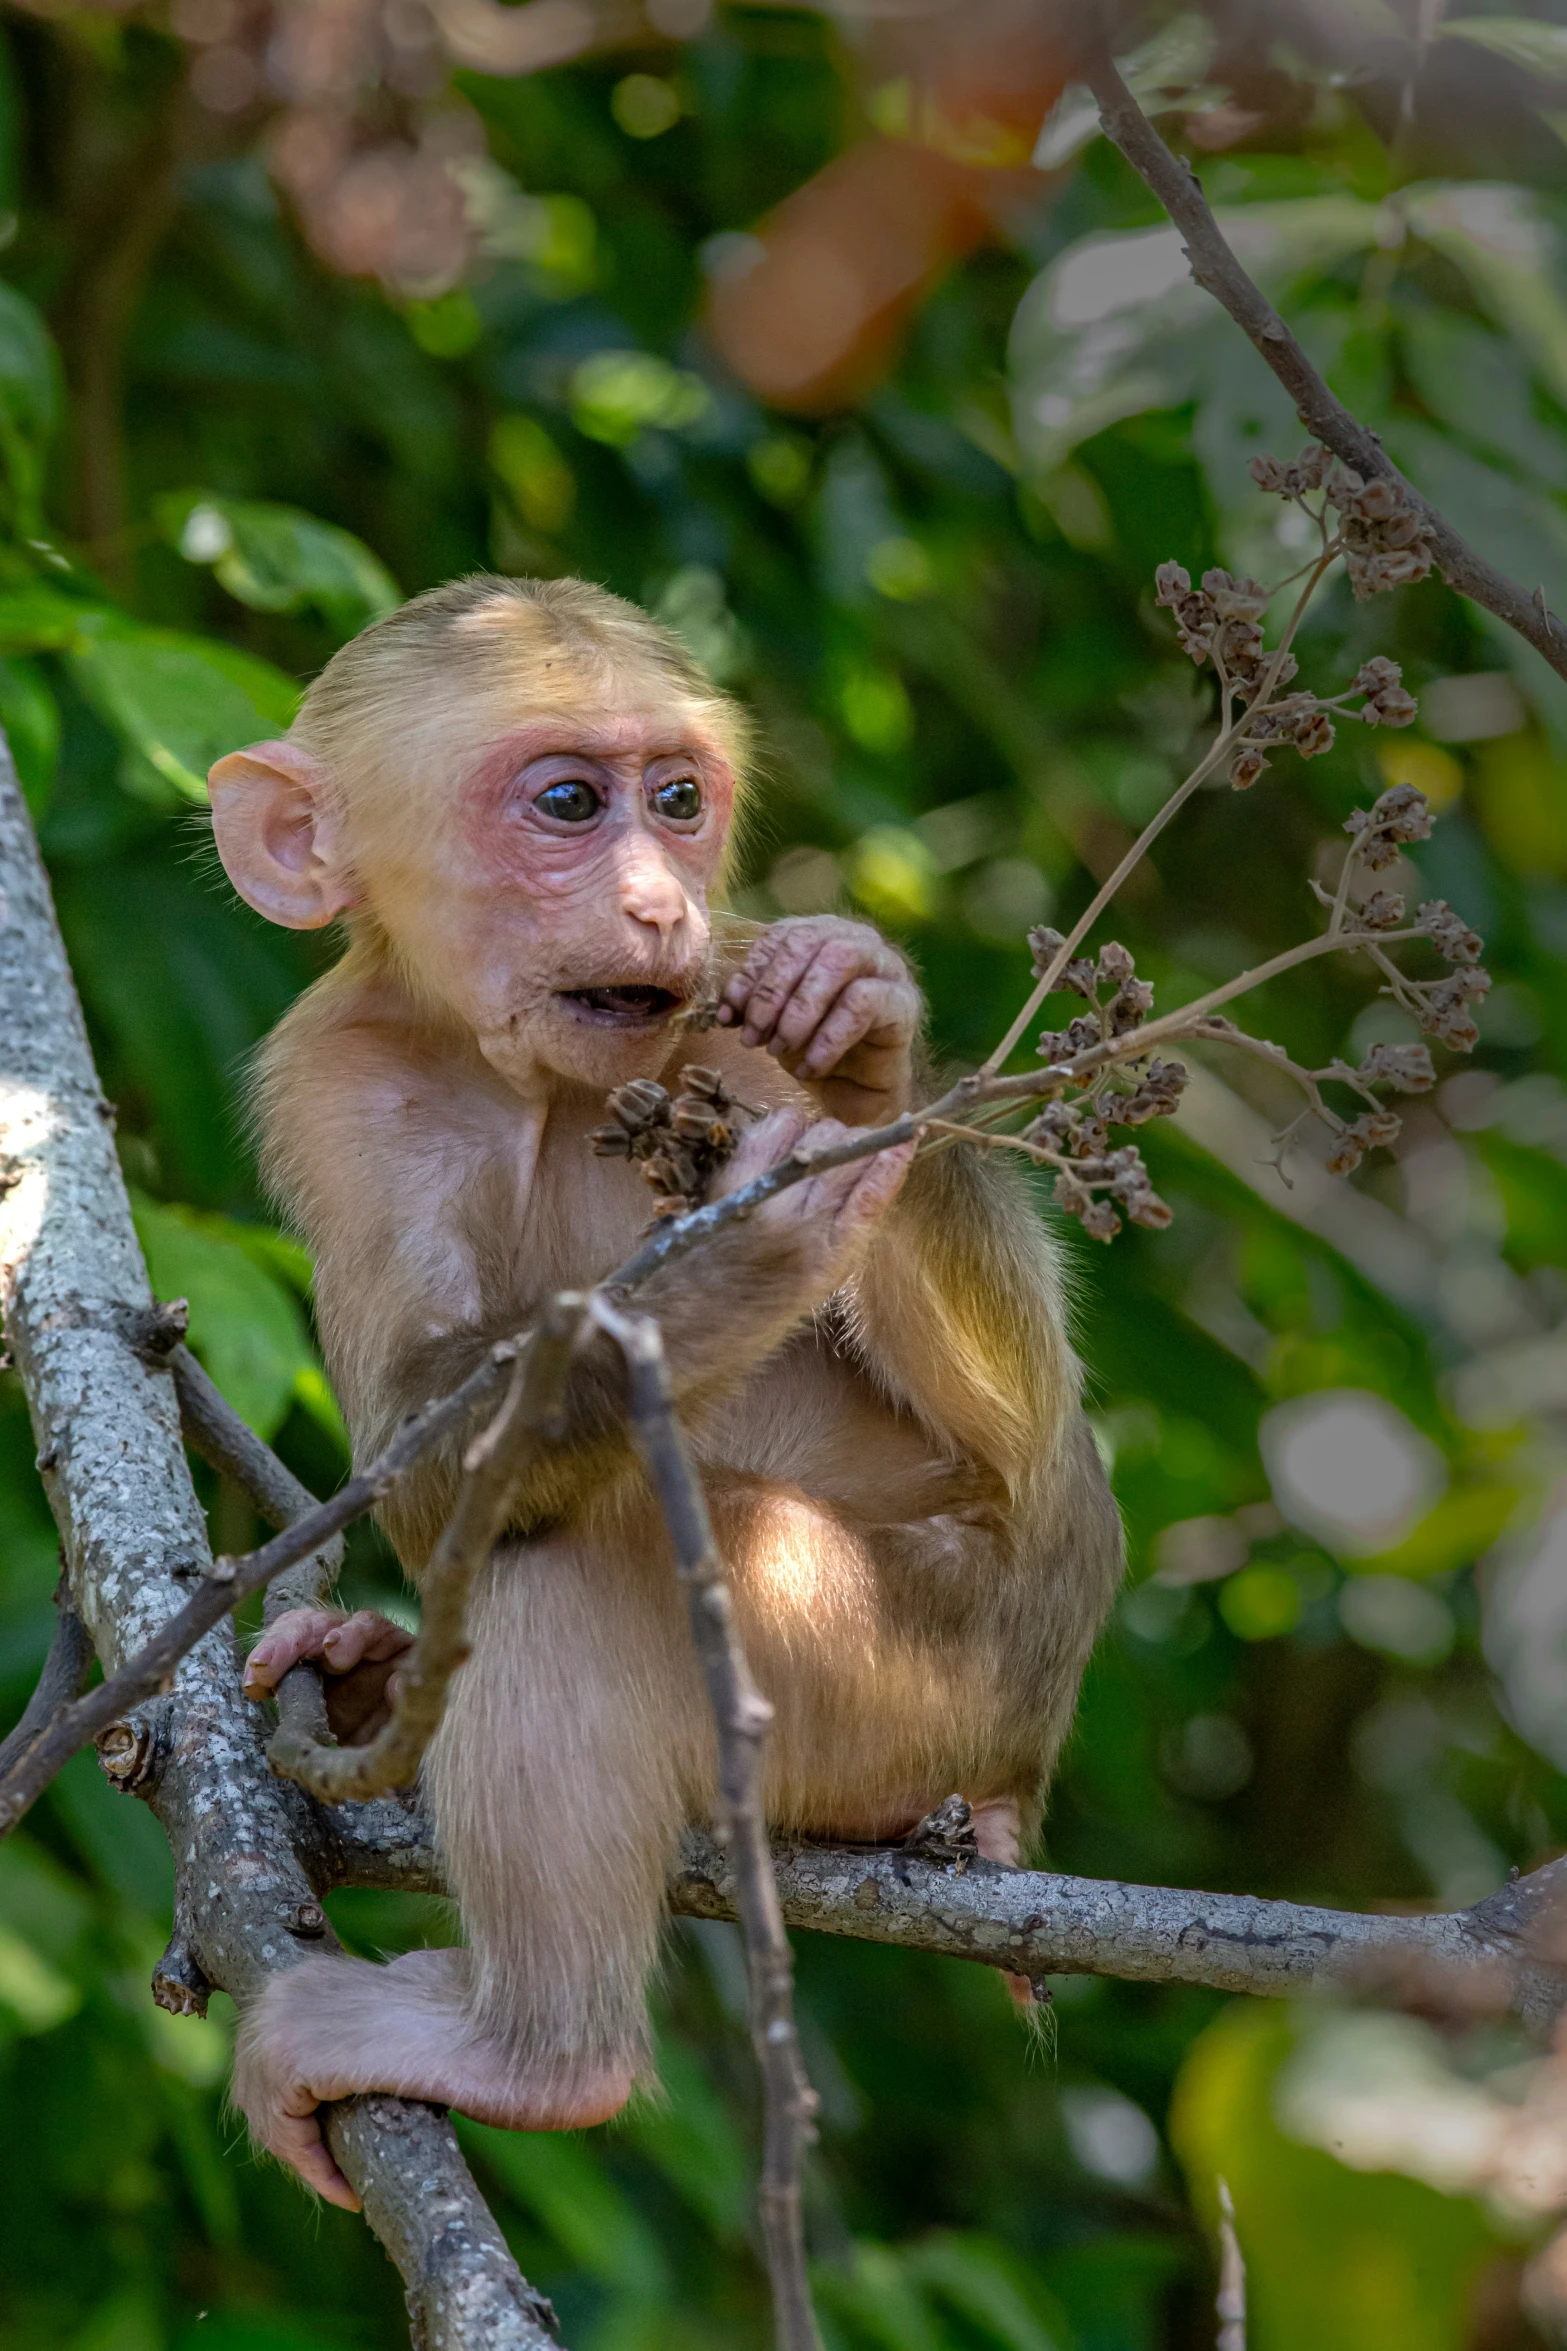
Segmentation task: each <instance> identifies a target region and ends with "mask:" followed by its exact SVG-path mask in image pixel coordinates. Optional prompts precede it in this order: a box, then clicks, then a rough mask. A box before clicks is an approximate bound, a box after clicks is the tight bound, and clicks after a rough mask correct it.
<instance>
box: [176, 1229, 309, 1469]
mask: <svg viewBox="0 0 1567 2351" xmlns="http://www.w3.org/2000/svg"><path fill="white" fill-rule="evenodd" d="M134 1209H135V1216H136V1231H137V1234H138V1236H139V1238H140V1241H141V1245H142V1249H143V1251H144V1253H145V1255H146V1259H147V1271H148V1273H149V1275H150V1276H151V1278H152V1286H153V1289H154V1291H155V1292H156V1293H157V1295H158V1296H159V1297H160V1298H185V1299H187V1300H188V1301H189V1304H190V1343H191V1346H192V1347H193V1348H194V1349H195V1351H196V1353H197V1354H198V1355H199V1356H200V1357H201V1359H202V1361H203V1362H204V1363H205V1365H206V1367H207V1369H208V1371H209V1372H210V1373H211V1374H212V1377H213V1379H214V1380H215V1381H216V1382H217V1384H218V1386H219V1387H220V1388H221V1389H222V1391H223V1393H224V1395H225V1396H226V1397H227V1399H228V1401H229V1402H230V1404H232V1405H233V1407H234V1409H235V1411H236V1412H237V1413H238V1414H239V1416H240V1418H241V1420H243V1421H245V1422H246V1423H247V1425H248V1426H249V1427H251V1428H253V1429H254V1430H255V1431H256V1433H257V1435H258V1436H261V1437H269V1436H271V1435H272V1433H273V1431H274V1430H275V1429H276V1428H277V1427H278V1426H279V1425H280V1424H281V1422H282V1421H283V1419H284V1417H285V1415H286V1414H287V1412H288V1409H289V1406H290V1404H291V1403H292V1402H293V1401H294V1399H295V1395H296V1392H297V1390H298V1389H299V1387H300V1385H301V1382H302V1380H304V1379H308V1378H309V1377H310V1376H314V1377H315V1378H316V1379H319V1378H320V1367H319V1365H318V1364H317V1362H316V1357H315V1350H314V1349H313V1347H312V1346H311V1344H310V1338H309V1334H308V1332H307V1331H306V1329H305V1320H304V1316H303V1315H302V1314H301V1312H300V1309H299V1305H298V1302H297V1300H296V1299H295V1298H294V1297H293V1295H292V1294H291V1292H290V1291H289V1290H287V1289H286V1288H285V1287H284V1285H283V1284H282V1283H281V1282H280V1281H279V1280H278V1279H277V1277H276V1275H275V1274H273V1273H270V1272H269V1271H268V1270H267V1269H266V1267H265V1266H263V1265H262V1264H260V1263H258V1262H257V1260H256V1258H255V1257H254V1256H252V1254H251V1253H250V1251H249V1250H248V1249H247V1248H246V1246H245V1244H244V1242H243V1241H242V1240H241V1239H239V1238H238V1237H237V1236H238V1234H239V1233H240V1232H241V1230H242V1228H241V1227H239V1226H236V1225H234V1224H232V1223H231V1222H230V1220H229V1219H228V1218H227V1217H223V1216H212V1215H206V1214H203V1213H202V1212H201V1211H200V1210H199V1209H195V1208H183V1207H178V1206H174V1207H162V1206H159V1205H157V1204H156V1203H155V1202H153V1201H151V1200H144V1199H141V1198H138V1199H137V1200H136V1201H135V1202H134Z"/></svg>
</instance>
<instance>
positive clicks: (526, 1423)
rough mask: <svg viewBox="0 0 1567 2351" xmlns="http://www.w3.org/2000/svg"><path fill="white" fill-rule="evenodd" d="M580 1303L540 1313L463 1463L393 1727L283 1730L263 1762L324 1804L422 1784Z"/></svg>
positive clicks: (403, 1667) (555, 1392) (554, 1403)
mask: <svg viewBox="0 0 1567 2351" xmlns="http://www.w3.org/2000/svg"><path fill="white" fill-rule="evenodd" d="M584 1312H585V1305H584V1301H583V1300H582V1299H581V1298H579V1297H575V1296H572V1295H571V1294H569V1293H563V1294H562V1295H561V1296H560V1297H558V1298H552V1299H551V1300H550V1302H549V1304H548V1305H547V1306H546V1307H545V1309H544V1311H543V1313H542V1314H541V1315H540V1317H539V1320H538V1323H537V1325H536V1326H535V1328H534V1332H533V1336H532V1338H531V1340H530V1342H529V1344H528V1346H527V1347H526V1349H524V1351H523V1352H522V1354H521V1355H520V1356H519V1358H518V1360H517V1362H516V1364H515V1365H514V1367H513V1370H512V1377H511V1384H510V1387H509V1388H508V1390H507V1393H506V1398H505V1401H504V1402H503V1404H502V1405H501V1408H500V1410H499V1412H498V1413H497V1414H496V1415H495V1418H494V1420H493V1421H492V1422H491V1423H490V1426H489V1427H488V1428H487V1429H486V1430H485V1431H484V1433H483V1435H482V1436H480V1437H477V1438H475V1440H474V1442H473V1443H472V1444H471V1445H470V1446H469V1448H468V1451H467V1453H466V1454H465V1455H464V1457H463V1478H462V1483H461V1485H460V1486H459V1487H458V1490H457V1500H456V1503H455V1504H454V1506H453V1509H452V1514H451V1517H450V1518H449V1519H448V1521H447V1523H446V1526H445V1528H444V1529H443V1531H442V1534H441V1539H440V1541H439V1542H438V1543H437V1545H436V1547H435V1551H434V1553H433V1555H432V1557H431V1560H430V1564H429V1566H428V1568H427V1569H426V1571H425V1575H424V1581H423V1585H422V1599H423V1608H422V1610H421V1613H420V1619H419V1637H418V1639H417V1641H416V1642H415V1643H414V1647H413V1650H412V1653H411V1655H410V1656H409V1657H408V1659H407V1661H406V1662H405V1663H403V1664H400V1665H399V1667H398V1672H397V1695H396V1697H395V1698H394V1700H393V1703H392V1711H391V1714H390V1716H389V1718H388V1720H387V1721H386V1722H385V1723H384V1724H383V1726H382V1728H381V1729H380V1730H379V1731H378V1732H377V1733H376V1735H375V1737H374V1738H373V1739H370V1740H368V1741H367V1742H366V1744H365V1745H364V1746H362V1747H328V1746H325V1745H323V1744H322V1743H321V1742H320V1741H319V1740H316V1739H314V1738H308V1737H301V1736H300V1735H299V1733H298V1732H297V1731H295V1730H294V1729H293V1728H292V1727H291V1726H290V1725H288V1724H286V1723H285V1724H284V1725H282V1727H281V1728H280V1729H279V1730H278V1732H277V1735H276V1736H275V1737H274V1739H273V1741H272V1744H271V1746H270V1747H269V1748H268V1749H267V1761H268V1762H269V1763H270V1764H271V1766H272V1769H273V1770H274V1771H275V1772H276V1773H277V1774H278V1775H279V1777H280V1778H282V1779H289V1780H297V1781H298V1782H299V1783H300V1785H301V1786H302V1787H305V1788H308V1789H309V1791H310V1793H311V1795H312V1796H315V1797H317V1798H319V1800H320V1801H321V1802H322V1803H323V1804H344V1803H349V1802H356V1803H362V1802H364V1800H365V1799H366V1798H367V1797H371V1796H381V1795H385V1794H386V1792H387V1791H388V1790H389V1789H392V1788H405V1787H409V1786H411V1785H412V1783H413V1781H414V1780H415V1779H416V1778H417V1776H418V1772H419V1766H420V1764H421V1762H422V1761H423V1759H424V1752H425V1749H426V1748H427V1747H428V1746H429V1744H430V1741H431V1740H432V1739H433V1738H434V1736H435V1733H436V1731H437V1730H438V1729H439V1728H440V1722H441V1716H442V1715H443V1714H444V1713H445V1711H446V1692H447V1688H448V1686H449V1684H450V1682H451V1678H452V1675H453V1674H454V1673H455V1672H456V1671H457V1669H458V1667H459V1666H460V1665H462V1664H463V1663H464V1662H465V1661H466V1659H467V1656H468V1632H467V1624H468V1594H469V1592H470V1590H471V1589H472V1586H473V1579H474V1577H475V1576H476V1575H477V1574H478V1572H479V1570H480V1569H481V1568H482V1567H483V1565H484V1563H485V1561H486V1560H487V1559H488V1558H489V1556H490V1553H491V1552H492V1551H493V1549H494V1548H495V1545H496V1543H497V1542H498V1541H499V1540H500V1537H501V1535H502V1533H503V1532H504V1529H505V1525H506V1516H507V1512H508V1511H509V1510H510V1508H511V1503H512V1496H513V1494H514V1492H515V1490H516V1483H517V1476H518V1472H519V1470H520V1468H521V1465H522V1456H523V1454H524V1453H525V1452H526V1451H527V1449H528V1448H529V1447H530V1446H531V1445H533V1444H535V1443H537V1441H538V1439H539V1437H540V1435H541V1434H543V1433H545V1432H546V1431H548V1430H550V1429H551V1427H552V1426H553V1424H554V1423H555V1422H556V1421H557V1420H558V1418H559V1414H560V1407H561V1399H562V1396H563V1394H564V1390H565V1385H566V1375H567V1372H568V1371H569V1369H570V1367H571V1355H572V1350H573V1348H574V1347H575V1345H576V1343H577V1337H578V1333H579V1332H580V1330H581V1328H582V1323H583V1317H584Z"/></svg>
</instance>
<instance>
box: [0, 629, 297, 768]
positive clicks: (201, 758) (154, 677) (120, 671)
mask: <svg viewBox="0 0 1567 2351" xmlns="http://www.w3.org/2000/svg"><path fill="white" fill-rule="evenodd" d="M3 627H4V613H3V611H0V630H3ZM69 658H70V662H71V668H72V672H73V674H74V676H75V678H76V681H77V683H78V684H79V685H80V687H81V688H82V691H83V692H84V693H85V694H86V696H87V698H88V700H89V701H90V702H91V703H92V705H93V707H94V708H95V709H96V710H97V712H98V715H99V716H100V718H102V719H103V721H104V722H105V724H106V725H107V726H109V727H110V728H112V730H113V731H114V733H115V734H117V735H118V736H119V738H120V740H121V742H122V743H123V744H124V745H125V749H126V754H127V757H126V761H125V765H124V768H123V770H122V775H121V781H122V782H123V784H124V786H125V788H126V790H127V791H129V792H131V793H133V794H135V796H136V797H137V798H139V799H144V800H151V801H152V802H154V804H155V805H160V806H164V807H169V806H177V805H178V803H179V801H180V800H182V799H184V800H193V801H197V802H205V800H206V797H207V770H208V769H209V768H210V767H211V766H212V764H213V762H214V760H218V759H221V758H222V757H223V755H224V753H225V752H228V751H237V750H239V749H240V748H241V746H242V745H244V744H246V743H254V742H256V741H257V740H259V739H260V738H262V737H264V736H267V735H270V734H276V733H278V732H280V731H281V730H282V729H283V728H285V727H287V726H288V725H289V724H290V723H291V721H292V719H293V715H294V712H295V710H296V708H297V707H298V702H299V689H298V688H297V687H296V686H295V685H294V684H293V683H292V681H291V680H290V679H288V678H286V677H285V676H284V675H283V673H282V671H281V670H277V669H274V668H272V666H271V664H270V663H269V662H265V661H258V660H257V659H256V658H255V656H254V655H253V654H249V653H241V652H239V651H237V650H236V648H235V647H234V646H232V645H225V644H223V643H221V642H220V641H218V640H217V639H214V638H208V637H187V636H181V635H179V634H177V633H176V632H175V631H174V630H173V629H152V628H144V627H143V626H142V624H141V623H140V622H139V621H134V620H132V619H130V618H129V617H128V615H126V614H123V613H117V612H108V611H101V610H89V611H85V612H84V613H83V614H82V615H81V617H80V619H79V621H78V624H77V630H76V636H75V645H74V649H73V650H72V651H71V653H70V656H69Z"/></svg>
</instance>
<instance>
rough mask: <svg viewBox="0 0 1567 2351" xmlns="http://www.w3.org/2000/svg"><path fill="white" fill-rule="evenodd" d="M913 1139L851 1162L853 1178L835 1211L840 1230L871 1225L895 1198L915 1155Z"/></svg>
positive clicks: (900, 1189)
mask: <svg viewBox="0 0 1567 2351" xmlns="http://www.w3.org/2000/svg"><path fill="white" fill-rule="evenodd" d="M914 1150H915V1145H914V1143H913V1142H912V1141H910V1142H907V1143H896V1144H894V1145H893V1147H892V1149H891V1150H890V1151H877V1152H876V1153H874V1154H873V1156H872V1157H871V1158H869V1159H862V1160H854V1161H851V1163H850V1165H851V1169H852V1171H853V1173H854V1176H855V1181H854V1183H853V1185H852V1186H851V1188H850V1190H849V1193H848V1196H847V1198H846V1199H845V1200H844V1201H843V1203H842V1205H841V1206H840V1208H839V1210H838V1217H837V1222H838V1228H839V1230H840V1232H855V1231H859V1230H861V1229H862V1228H863V1227H864V1226H866V1225H870V1224H874V1223H875V1221H876V1219H877V1218H878V1217H879V1216H881V1215H883V1214H884V1213H885V1211H886V1210H887V1209H889V1208H890V1207H891V1206H892V1203H893V1201H894V1200H896V1198H897V1197H898V1194H899V1193H900V1192H901V1191H902V1189H903V1179H904V1177H905V1176H906V1175H907V1174H908V1172H909V1168H910V1165H911V1164H912V1162H913V1158H914Z"/></svg>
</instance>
